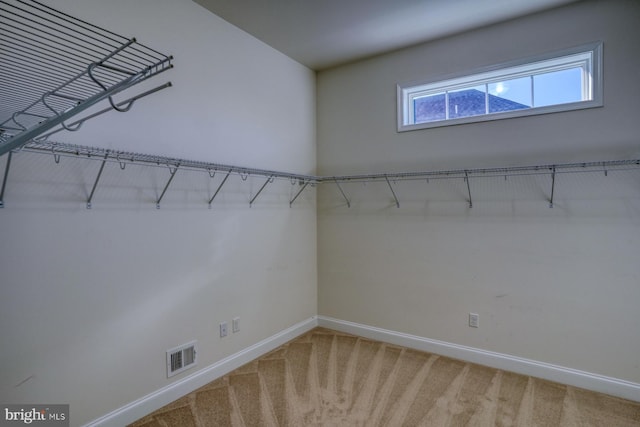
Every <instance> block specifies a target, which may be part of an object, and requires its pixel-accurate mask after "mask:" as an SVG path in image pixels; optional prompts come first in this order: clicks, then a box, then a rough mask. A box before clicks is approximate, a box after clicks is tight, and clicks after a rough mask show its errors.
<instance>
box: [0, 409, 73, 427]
mask: <svg viewBox="0 0 640 427" xmlns="http://www.w3.org/2000/svg"><path fill="white" fill-rule="evenodd" d="M1 406H2V408H1V412H0V427H4V426H23V425H33V426H37V427H69V405H33V404H25V405H19V404H11V405H7V404H4V405H1Z"/></svg>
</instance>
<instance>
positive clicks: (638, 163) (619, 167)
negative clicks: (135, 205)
mask: <svg viewBox="0 0 640 427" xmlns="http://www.w3.org/2000/svg"><path fill="white" fill-rule="evenodd" d="M15 151H26V152H34V153H44V154H51V155H54V157H56V158H58V160H59V157H60V156H62V157H74V158H85V159H92V160H101V161H102V160H106V161H107V162H117V163H119V164H120V166H121V168H123V166H125V165H126V164H130V163H134V164H141V165H147V166H160V167H169V168H176V167H178V166H179V167H180V169H183V170H201V171H205V172H209V173H210V174H212V173H215V172H218V171H220V172H227V173H232V174H235V175H240V176H242V177H243V179H246V177H247V176H261V177H265V178H269V177H274V178H276V179H290V180H292V181H296V182H298V183H300V185H304V184H305V183H310V184H319V183H336V184H341V183H349V182H353V183H356V182H360V183H363V182H385V183H389V182H390V181H393V182H398V181H418V180H425V179H430V180H431V179H433V180H438V179H467V180H470V179H476V178H491V177H512V176H532V175H549V176H550V175H553V174H555V175H556V176H557V175H560V174H570V173H585V172H590V173H593V172H598V173H603V174H605V175H607V173H608V172H611V171H624V170H631V169H633V170H636V169H640V159H632V160H605V161H594V162H581V163H557V164H547V165H532V166H509V167H498V168H477V169H451V170H433V171H421V172H400V173H380V174H367V175H340V176H316V175H304V174H296V173H289V172H282V171H274V170H267V169H257V168H250V167H243V166H235V165H227V164H221V163H212V162H204V161H198V160H188V159H180V158H174V157H166V156H157V155H152V154H143V153H135V152H129V151H120V150H110V149H105V148H99V147H90V146H85V145H75V144H68V143H62V142H53V141H31V142H29V143H28V144H26V145H25V146H24V147H23V148H22V149H21V150H15ZM345 197H346V196H345Z"/></svg>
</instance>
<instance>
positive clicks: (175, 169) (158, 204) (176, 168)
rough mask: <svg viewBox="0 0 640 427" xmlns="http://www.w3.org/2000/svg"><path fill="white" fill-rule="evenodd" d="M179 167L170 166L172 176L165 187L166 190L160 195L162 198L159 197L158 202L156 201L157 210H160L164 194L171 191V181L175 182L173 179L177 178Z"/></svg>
mask: <svg viewBox="0 0 640 427" xmlns="http://www.w3.org/2000/svg"><path fill="white" fill-rule="evenodd" d="M179 167H180V165H179V164H178V165H176V166H175V167H171V166H169V173H170V174H171V176H170V177H169V180H168V181H167V184H166V185H165V186H164V189H163V190H162V193H161V194H160V197H158V200H157V201H156V209H160V202H161V201H162V198H163V197H164V194H165V193H166V192H167V190H168V189H169V185H171V181H173V178H174V177H175V176H176V172H178V168H179Z"/></svg>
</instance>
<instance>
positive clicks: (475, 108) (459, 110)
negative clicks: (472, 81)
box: [448, 85, 487, 119]
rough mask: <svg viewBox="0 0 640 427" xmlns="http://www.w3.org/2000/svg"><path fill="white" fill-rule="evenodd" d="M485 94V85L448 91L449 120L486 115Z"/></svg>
mask: <svg viewBox="0 0 640 427" xmlns="http://www.w3.org/2000/svg"><path fill="white" fill-rule="evenodd" d="M485 94H486V92H485V85H481V86H475V87H469V88H465V89H459V90H452V91H449V92H448V95H449V118H450V119H456V118H458V117H469V116H477V115H479V114H486V113H487V110H486V99H485V97H486V96H485Z"/></svg>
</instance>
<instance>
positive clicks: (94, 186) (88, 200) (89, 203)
mask: <svg viewBox="0 0 640 427" xmlns="http://www.w3.org/2000/svg"><path fill="white" fill-rule="evenodd" d="M108 156H109V154H108V153H107V154H105V155H104V160H103V161H102V163H101V164H100V170H98V175H97V176H96V180H95V182H94V183H93V188H91V194H89V198H88V199H87V209H91V201H92V200H93V194H94V193H95V192H96V188H97V187H98V181H100V177H101V176H102V171H104V165H105V164H107V157H108Z"/></svg>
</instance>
